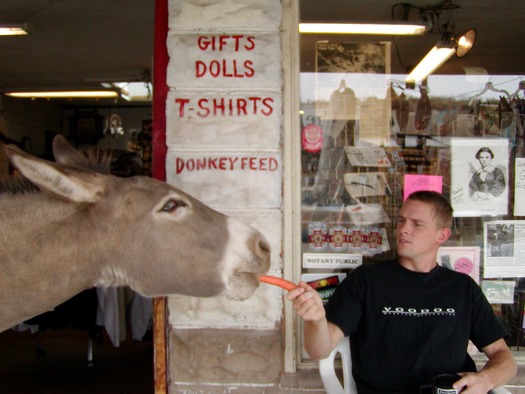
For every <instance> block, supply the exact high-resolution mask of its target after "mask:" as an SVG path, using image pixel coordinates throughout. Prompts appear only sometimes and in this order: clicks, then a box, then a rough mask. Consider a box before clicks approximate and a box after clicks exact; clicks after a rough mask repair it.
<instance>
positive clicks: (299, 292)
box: [286, 282, 344, 360]
mask: <svg viewBox="0 0 525 394" xmlns="http://www.w3.org/2000/svg"><path fill="white" fill-rule="evenodd" d="M286 298H288V299H289V300H290V301H292V303H293V307H294V309H295V312H296V313H297V315H298V316H300V317H302V318H303V320H304V348H305V349H306V351H307V352H308V354H309V355H310V357H311V358H312V359H313V360H320V359H323V358H326V357H328V355H329V354H330V352H331V351H332V350H333V349H334V348H335V347H336V346H337V344H338V343H339V342H341V340H342V339H343V338H344V333H343V332H342V331H341V329H340V328H339V327H337V326H336V325H335V324H333V323H330V322H329V321H327V320H326V314H325V310H324V306H323V301H322V300H321V297H320V296H319V293H318V292H317V291H316V290H315V289H313V288H312V287H310V286H308V284H306V283H305V282H301V283H299V287H298V288H296V289H294V290H292V291H290V292H289V293H288V294H287V296H286Z"/></svg>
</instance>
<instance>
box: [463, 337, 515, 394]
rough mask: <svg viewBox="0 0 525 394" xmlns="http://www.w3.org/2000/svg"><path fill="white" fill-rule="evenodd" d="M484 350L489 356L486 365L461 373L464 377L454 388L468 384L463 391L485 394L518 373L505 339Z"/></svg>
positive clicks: (468, 393)
mask: <svg viewBox="0 0 525 394" xmlns="http://www.w3.org/2000/svg"><path fill="white" fill-rule="evenodd" d="M482 350H483V353H485V354H486V355H487V357H488V361H487V363H486V364H485V366H484V367H483V368H482V369H481V370H480V371H479V372H476V373H466V374H461V375H463V377H462V378H461V379H460V380H458V381H457V382H456V383H455V384H454V388H460V387H465V386H466V388H465V390H464V391H462V393H465V394H474V393H483V394H485V393H487V392H488V391H489V390H492V389H493V388H495V387H499V386H502V385H503V384H505V383H507V382H508V381H509V380H510V379H512V377H513V376H514V375H516V372H517V367H516V362H515V361H514V357H513V356H512V352H511V351H510V349H509V347H508V346H507V344H506V343H505V341H504V340H503V339H498V340H497V341H496V342H493V343H491V344H490V345H488V346H486V347H484V348H483V349H482Z"/></svg>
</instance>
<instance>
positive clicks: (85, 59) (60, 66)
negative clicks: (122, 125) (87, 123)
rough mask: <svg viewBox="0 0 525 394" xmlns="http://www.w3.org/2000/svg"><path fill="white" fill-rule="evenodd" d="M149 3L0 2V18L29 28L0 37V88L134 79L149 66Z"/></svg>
mask: <svg viewBox="0 0 525 394" xmlns="http://www.w3.org/2000/svg"><path fill="white" fill-rule="evenodd" d="M154 7H155V1H154V0H89V1H79V0H2V1H0V22H4V23H8V22H9V23H22V22H28V23H30V25H31V29H32V32H31V34H29V35H27V36H18V37H0V59H1V60H0V87H1V88H3V89H4V90H18V89H23V90H33V89H35V90H38V89H41V90H44V89H100V88H101V85H100V84H101V82H121V81H140V80H141V79H142V77H143V74H144V71H145V70H148V71H151V67H152V60H153V31H154ZM114 100H115V99H100V103H101V104H103V103H104V102H107V103H108V105H110V104H114ZM64 103H65V104H68V101H66V102H64ZM69 103H70V104H73V103H71V102H69ZM78 103H80V104H83V103H87V100H86V99H83V100H78ZM119 104H121V105H129V102H127V101H124V100H122V99H120V100H119ZM141 104H144V103H141Z"/></svg>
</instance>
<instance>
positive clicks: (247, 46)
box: [197, 34, 255, 52]
mask: <svg viewBox="0 0 525 394" xmlns="http://www.w3.org/2000/svg"><path fill="white" fill-rule="evenodd" d="M197 46H198V47H199V49H200V50H201V51H223V50H224V49H230V50H231V49H232V47H233V50H234V51H235V52H239V51H240V50H245V51H253V49H254V48H255V37H253V36H244V35H242V34H239V35H233V36H228V35H219V36H199V38H198V39H197Z"/></svg>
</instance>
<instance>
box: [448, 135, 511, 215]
mask: <svg viewBox="0 0 525 394" xmlns="http://www.w3.org/2000/svg"><path fill="white" fill-rule="evenodd" d="M450 151H451V159H452V165H451V169H452V179H451V182H452V185H451V188H450V202H451V204H452V207H453V208H454V216H485V215H506V214H507V207H508V195H509V185H508V182H509V175H508V174H509V142H508V140H507V139H489V138H475V139H472V138H468V139H467V138H452V139H451V140H450Z"/></svg>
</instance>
